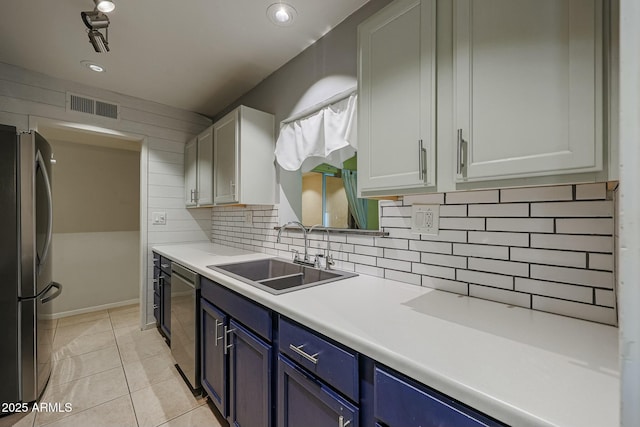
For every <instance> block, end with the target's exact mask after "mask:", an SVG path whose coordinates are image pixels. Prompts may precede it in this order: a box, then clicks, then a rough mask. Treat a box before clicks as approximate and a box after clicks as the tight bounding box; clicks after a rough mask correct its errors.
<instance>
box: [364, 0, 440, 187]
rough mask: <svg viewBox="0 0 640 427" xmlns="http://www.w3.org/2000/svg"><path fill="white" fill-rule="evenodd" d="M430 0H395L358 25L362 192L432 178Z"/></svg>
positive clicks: (422, 182)
mask: <svg viewBox="0 0 640 427" xmlns="http://www.w3.org/2000/svg"><path fill="white" fill-rule="evenodd" d="M435 33H436V25H435V1H432V0H398V1H396V2H393V3H391V4H390V5H389V6H387V7H386V8H385V9H383V10H382V11H381V12H379V13H377V14H376V15H374V16H373V17H371V18H370V19H368V20H367V21H366V22H365V23H363V24H362V25H360V27H359V28H358V37H359V39H358V40H359V47H358V51H359V70H358V71H359V72H358V79H359V82H358V85H359V108H358V121H359V127H358V135H359V141H358V187H359V192H365V193H366V192H367V191H376V190H383V191H384V190H394V189H398V190H401V189H403V188H412V187H413V188H416V187H425V186H433V185H435V177H436V175H435V154H436V147H435V82H436V80H435V78H436V73H435V53H436V52H435Z"/></svg>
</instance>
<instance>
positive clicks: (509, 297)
mask: <svg viewBox="0 0 640 427" xmlns="http://www.w3.org/2000/svg"><path fill="white" fill-rule="evenodd" d="M469 296H472V297H475V298H482V299H488V300H491V301H498V302H502V303H504V304H509V305H515V306H518V307H525V308H530V307H531V295H529V294H523V293H520V292H514V291H509V290H506V289H496V288H490V287H487V286H478V285H473V284H469Z"/></svg>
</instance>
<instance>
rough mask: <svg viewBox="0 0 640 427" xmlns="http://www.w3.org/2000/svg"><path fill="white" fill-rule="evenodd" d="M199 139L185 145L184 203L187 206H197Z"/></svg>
mask: <svg viewBox="0 0 640 427" xmlns="http://www.w3.org/2000/svg"><path fill="white" fill-rule="evenodd" d="M197 147H198V139H197V138H194V139H192V140H191V141H189V142H188V143H187V145H186V146H185V147H184V203H185V205H186V206H187V207H189V206H197V200H196V191H197V189H198V183H197V171H196V169H197V166H196V158H197V152H198V149H197Z"/></svg>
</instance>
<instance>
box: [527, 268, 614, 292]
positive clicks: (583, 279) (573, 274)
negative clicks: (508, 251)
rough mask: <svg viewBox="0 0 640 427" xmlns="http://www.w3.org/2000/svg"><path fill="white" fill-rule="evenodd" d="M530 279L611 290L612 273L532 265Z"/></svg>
mask: <svg viewBox="0 0 640 427" xmlns="http://www.w3.org/2000/svg"><path fill="white" fill-rule="evenodd" d="M531 277H532V278H536V279H544V280H551V281H554V282H564V283H573V284H576V285H584V286H593V287H596V288H606V289H613V273H610V272H607V271H596V270H581V269H576V268H566V267H551V266H547V265H532V266H531Z"/></svg>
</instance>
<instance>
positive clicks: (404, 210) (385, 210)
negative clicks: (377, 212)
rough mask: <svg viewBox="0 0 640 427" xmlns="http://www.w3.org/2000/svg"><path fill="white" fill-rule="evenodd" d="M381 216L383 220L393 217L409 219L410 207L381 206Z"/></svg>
mask: <svg viewBox="0 0 640 427" xmlns="http://www.w3.org/2000/svg"><path fill="white" fill-rule="evenodd" d="M382 216H383V217H384V218H387V217H395V216H402V217H410V216H411V206H383V207H382Z"/></svg>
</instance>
